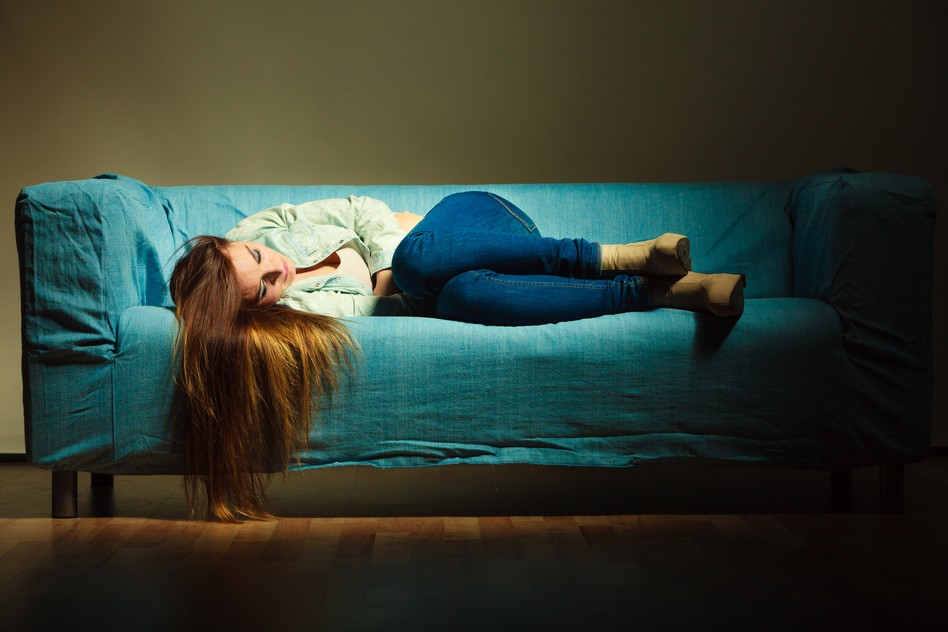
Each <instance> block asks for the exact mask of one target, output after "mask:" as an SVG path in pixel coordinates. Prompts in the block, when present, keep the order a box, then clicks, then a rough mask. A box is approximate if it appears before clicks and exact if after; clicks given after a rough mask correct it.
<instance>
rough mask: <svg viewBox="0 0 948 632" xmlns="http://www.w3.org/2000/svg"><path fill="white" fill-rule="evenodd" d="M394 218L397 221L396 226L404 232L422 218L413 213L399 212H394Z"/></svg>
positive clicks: (408, 230)
mask: <svg viewBox="0 0 948 632" xmlns="http://www.w3.org/2000/svg"><path fill="white" fill-rule="evenodd" d="M395 219H396V220H397V221H398V226H399V228H401V229H402V230H403V231H405V232H406V233H408V232H410V231H411V229H412V228H414V227H415V226H417V225H418V222H420V221H421V220H422V219H423V218H422V217H421V215H416V214H415V213H408V212H401V213H395Z"/></svg>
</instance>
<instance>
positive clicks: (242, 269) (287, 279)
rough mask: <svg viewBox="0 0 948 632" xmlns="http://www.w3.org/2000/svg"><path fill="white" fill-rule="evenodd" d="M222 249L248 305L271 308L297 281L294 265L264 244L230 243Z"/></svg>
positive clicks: (250, 242)
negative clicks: (295, 280)
mask: <svg viewBox="0 0 948 632" xmlns="http://www.w3.org/2000/svg"><path fill="white" fill-rule="evenodd" d="M225 250H226V251H227V256H228V257H230V260H231V263H233V264H234V270H235V271H236V273H237V285H238V286H239V287H240V294H241V296H242V297H243V298H244V300H245V301H247V302H248V303H251V304H254V305H258V306H260V307H268V306H270V305H273V304H274V303H276V302H277V299H278V298H280V297H281V296H282V295H283V292H285V291H286V288H288V287H290V284H291V283H293V280H294V279H295V278H296V266H295V265H294V264H293V262H292V261H290V260H289V259H288V258H287V257H285V256H283V255H281V254H280V253H279V252H277V251H276V250H273V249H272V248H267V247H266V246H264V245H263V244H258V243H256V242H253V241H232V242H230V243H229V244H227V246H225Z"/></svg>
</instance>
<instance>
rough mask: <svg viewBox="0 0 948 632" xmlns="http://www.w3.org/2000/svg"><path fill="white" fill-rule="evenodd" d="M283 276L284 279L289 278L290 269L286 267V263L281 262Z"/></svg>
mask: <svg viewBox="0 0 948 632" xmlns="http://www.w3.org/2000/svg"><path fill="white" fill-rule="evenodd" d="M283 276H284V278H287V279H289V278H290V267H289V266H288V265H286V261H284V262H283Z"/></svg>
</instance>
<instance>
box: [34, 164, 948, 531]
mask: <svg viewBox="0 0 948 632" xmlns="http://www.w3.org/2000/svg"><path fill="white" fill-rule="evenodd" d="M470 189H482V190H484V189H486V190H490V191H493V192H496V193H498V194H500V195H502V196H504V197H505V198H508V199H510V200H511V201H513V202H514V203H515V204H517V205H518V206H520V207H521V208H523V209H524V210H525V211H526V212H527V213H528V214H529V215H531V216H532V217H533V218H534V219H535V220H536V223H537V225H538V226H539V227H540V230H541V231H542V232H543V234H544V235H547V236H553V237H566V236H570V237H572V236H582V237H586V238H588V239H591V240H595V241H600V242H613V243H616V242H626V241H631V240H634V239H642V238H647V237H650V236H653V235H655V234H658V233H661V232H664V231H671V232H679V233H684V234H687V235H689V236H690V237H691V242H692V254H693V258H694V261H695V270H697V271H727V272H739V273H744V274H746V276H747V290H746V297H747V301H746V307H745V311H744V314H743V315H742V316H741V317H740V318H737V319H716V318H713V317H709V316H705V315H700V314H693V313H690V312H683V311H673V310H668V309H657V310H654V311H650V312H645V313H632V314H623V315H617V316H606V317H601V318H596V319H589V320H582V321H576V322H564V323H559V324H553V325H544V326H538V327H518V328H505V327H485V326H480V325H471V324H464V323H457V322H449V321H442V320H434V319H420V318H359V319H353V320H352V321H351V322H350V323H349V324H350V327H351V330H352V332H353V333H354V334H355V336H356V338H357V339H358V340H359V342H360V343H361V347H362V356H361V361H360V363H359V365H358V367H357V371H356V373H355V374H354V375H353V376H352V378H351V379H349V380H347V381H346V383H345V384H344V385H343V387H342V390H341V392H340V393H339V395H338V396H337V397H336V398H335V399H334V401H333V402H332V403H331V404H330V405H328V406H325V407H324V409H323V412H322V414H321V416H320V418H319V420H318V422H317V423H316V424H315V426H314V429H313V431H312V434H311V436H310V441H309V445H308V447H307V448H306V449H305V450H304V451H302V452H301V453H300V455H299V457H300V461H299V467H301V468H314V467H328V466H340V465H375V466H380V467H408V466H428V465H450V464H456V463H490V464H506V463H530V464H540V465H571V466H607V467H628V466H635V465H642V464H647V463H653V462H670V461H690V462H705V463H732V464H752V465H774V466H785V467H800V468H811V469H822V470H827V471H840V470H841V471H846V470H850V469H851V468H855V467H864V466H884V467H885V468H887V469H886V470H885V471H887V472H889V473H890V474H887V476H890V475H891V476H892V477H894V478H893V479H892V480H894V481H895V485H894V486H889V487H888V488H890V489H893V490H894V492H895V496H893V498H894V500H893V501H892V502H895V503H898V502H899V501H898V490H899V488H900V485H899V479H898V476H899V473H900V472H901V470H900V466H901V465H902V464H905V463H910V462H913V461H918V460H920V459H921V458H923V457H924V456H925V455H926V453H927V451H928V450H929V447H930V435H931V433H930V422H931V399H932V397H931V396H932V377H931V376H932V373H931V273H932V239H933V226H934V217H935V203H934V196H933V192H932V190H931V187H930V186H929V185H928V183H926V182H925V181H923V180H920V179H918V178H914V177H906V176H895V175H888V174H869V173H865V174H864V173H856V172H852V171H849V170H838V171H833V172H827V173H821V174H818V175H814V176H811V177H806V178H801V179H797V180H786V181H773V182H722V183H681V184H532V185H531V184H527V185H512V184H505V185H485V186H477V187H474V186H467V185H465V186H441V185H439V186H185V187H160V186H149V185H146V184H144V183H141V182H138V181H136V180H133V179H130V178H127V177H123V176H117V175H105V176H100V177H98V178H94V179H90V180H85V181H79V182H53V183H47V184H40V185H37V186H31V187H28V188H26V189H24V190H23V191H22V193H21V194H20V196H19V198H18V200H17V206H16V233H17V243H18V251H19V257H20V279H21V293H22V323H23V325H22V336H23V379H24V413H25V424H26V444H27V453H28V454H27V456H28V458H29V460H30V461H31V462H32V463H34V464H35V465H37V466H39V467H42V468H47V469H50V470H52V471H53V513H54V515H63V516H68V515H75V513H76V501H75V498H76V489H75V481H76V476H75V472H77V471H88V472H92V473H94V474H95V475H96V479H95V480H97V481H106V482H107V481H108V480H110V479H109V475H112V474H170V473H180V472H181V462H182V460H181V449H180V446H179V445H178V444H177V443H176V441H175V434H176V433H175V427H174V419H173V415H172V406H173V401H174V393H175V388H174V381H173V367H172V361H171V354H172V345H173V341H174V337H175V331H176V324H175V319H174V314H173V304H172V302H171V300H170V297H169V295H168V289H167V282H168V276H169V273H170V270H171V268H172V266H173V263H174V258H175V256H176V251H177V249H178V247H179V246H181V244H183V243H184V242H185V241H186V240H187V239H188V238H190V237H192V236H194V235H197V234H200V233H212V234H218V235H222V234H224V233H225V232H226V231H227V230H228V229H229V228H231V227H232V226H233V225H234V224H235V223H236V222H237V221H238V220H239V219H241V218H242V217H245V216H247V215H249V214H251V213H253V212H255V211H257V210H260V209H263V208H266V207H269V206H272V205H276V204H279V203H281V202H291V203H300V202H304V201H307V200H312V199H319V198H327V197H338V196H345V195H347V194H356V195H368V196H371V197H376V198H379V199H381V200H384V201H386V202H387V203H388V204H389V205H390V206H391V207H392V208H393V209H394V210H396V211H398V210H408V211H415V212H418V213H422V214H423V213H424V212H426V210H427V209H429V208H431V207H432V206H434V205H435V204H436V203H437V202H438V201H439V200H440V199H441V198H442V197H444V196H445V195H447V194H449V193H452V192H455V191H461V190H470ZM886 480H889V479H888V478H887V479H886ZM887 485H888V483H887Z"/></svg>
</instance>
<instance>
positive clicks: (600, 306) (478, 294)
mask: <svg viewBox="0 0 948 632" xmlns="http://www.w3.org/2000/svg"><path fill="white" fill-rule="evenodd" d="M650 306H651V301H650V291H649V288H648V281H647V280H646V279H645V278H643V277H638V276H626V275H618V276H616V277H615V278H612V279H608V280H599V279H569V278H562V277H557V276H539V275H529V276H518V275H505V274H498V273H496V272H493V271H490V270H473V271H470V272H466V273H464V274H460V275H458V276H456V277H454V278H453V279H451V280H450V281H448V282H447V283H446V284H445V285H444V289H443V290H442V291H441V294H440V295H439V296H438V302H437V308H436V309H437V315H438V317H440V318H445V319H450V320H459V321H464V322H470V323H480V324H482V325H543V324H547V323H556V322H561V321H567V320H579V319H581V318H594V317H596V316H603V315H606V314H619V313H623V312H631V311H640V310H643V309H648V308H649V307H650Z"/></svg>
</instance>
